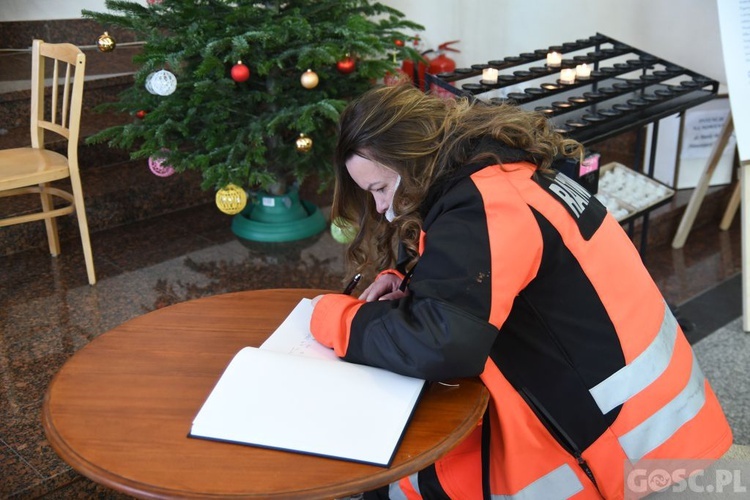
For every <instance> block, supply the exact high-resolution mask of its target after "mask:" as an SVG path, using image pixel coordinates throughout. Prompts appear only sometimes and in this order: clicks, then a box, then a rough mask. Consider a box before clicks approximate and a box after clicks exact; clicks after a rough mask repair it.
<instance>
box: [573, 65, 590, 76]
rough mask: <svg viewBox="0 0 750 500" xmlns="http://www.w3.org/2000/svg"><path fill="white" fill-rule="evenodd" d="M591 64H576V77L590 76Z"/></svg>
mask: <svg viewBox="0 0 750 500" xmlns="http://www.w3.org/2000/svg"><path fill="white" fill-rule="evenodd" d="M590 77H591V66H589V65H588V64H586V63H583V64H579V65H578V66H576V78H590Z"/></svg>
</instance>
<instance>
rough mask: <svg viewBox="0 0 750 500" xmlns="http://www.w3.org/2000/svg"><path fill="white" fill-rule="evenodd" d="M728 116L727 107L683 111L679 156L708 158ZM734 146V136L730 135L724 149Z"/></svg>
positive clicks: (684, 157) (683, 157) (732, 148)
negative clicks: (683, 119)
mask: <svg viewBox="0 0 750 500" xmlns="http://www.w3.org/2000/svg"><path fill="white" fill-rule="evenodd" d="M728 116H729V110H728V109H714V110H695V111H693V112H691V113H685V122H684V124H683V131H682V150H681V151H680V157H681V158H682V159H683V160H687V159H695V158H708V157H709V156H710V155H711V151H712V149H713V147H714V144H715V143H716V141H717V140H718V139H719V135H720V134H721V128H722V127H723V126H724V122H725V121H726V120H727V117H728ZM734 146H735V137H734V135H732V137H731V138H730V139H729V142H728V143H727V147H726V149H727V150H728V151H730V152H731V151H734Z"/></svg>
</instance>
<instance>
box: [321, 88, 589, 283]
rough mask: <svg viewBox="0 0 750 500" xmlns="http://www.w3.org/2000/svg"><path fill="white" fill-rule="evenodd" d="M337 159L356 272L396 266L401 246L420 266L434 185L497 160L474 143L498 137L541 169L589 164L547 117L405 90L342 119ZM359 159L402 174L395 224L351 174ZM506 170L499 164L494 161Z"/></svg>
mask: <svg viewBox="0 0 750 500" xmlns="http://www.w3.org/2000/svg"><path fill="white" fill-rule="evenodd" d="M339 127H340V128H339V139H338V144H337V146H336V152H335V157H334V169H335V175H336V185H335V188H334V197H333V206H332V212H331V217H332V219H334V220H335V219H336V218H340V219H343V220H345V221H347V222H349V223H350V224H352V225H354V226H356V227H358V229H359V231H358V232H357V235H356V236H355V238H354V240H353V241H352V242H351V243H350V245H349V248H348V251H347V258H348V261H349V265H350V267H351V268H352V270H353V271H356V272H365V273H366V272H369V273H375V272H378V271H379V270H382V269H386V268H388V267H392V266H393V265H394V263H395V261H396V243H397V241H399V240H400V241H401V242H402V243H403V245H404V246H405V248H406V250H407V252H408V253H409V256H410V259H411V261H412V265H413V263H414V262H416V260H417V259H418V258H419V256H418V254H417V249H418V244H419V237H420V232H421V229H422V219H421V216H420V213H419V207H420V204H421V203H422V201H423V200H424V199H425V197H426V195H427V192H428V190H429V189H430V187H431V186H432V185H433V184H434V183H435V182H436V181H437V180H438V179H440V178H442V177H444V176H447V175H449V174H450V173H451V172H452V171H454V170H456V169H458V168H460V167H461V166H462V165H465V164H466V163H473V162H476V161H481V160H485V159H487V157H493V156H494V155H492V154H491V153H486V152H485V153H478V154H477V153H475V152H474V151H472V143H475V142H476V140H477V139H480V138H482V137H493V138H495V139H496V140H498V141H500V142H502V143H503V144H505V145H506V146H509V147H512V148H517V149H521V150H524V151H526V152H527V153H529V154H530V155H531V157H533V158H534V160H535V163H536V165H537V166H538V167H539V168H541V169H548V168H549V167H550V166H551V164H552V162H553V160H554V159H555V158H556V157H558V156H569V157H576V156H577V157H578V158H581V157H582V155H583V147H582V146H581V145H580V144H579V143H578V142H576V141H574V140H571V139H565V138H563V137H562V136H561V135H560V134H558V133H556V132H554V131H553V129H552V127H551V125H550V124H549V122H548V120H547V119H546V118H545V117H544V116H543V115H542V114H541V113H535V112H529V111H524V110H522V109H520V108H518V107H516V106H514V105H510V104H501V105H492V106H490V105H486V104H484V103H481V102H477V101H473V102H472V101H470V100H469V99H468V98H459V99H444V98H441V97H436V96H433V95H430V94H425V93H424V92H422V91H420V90H418V89H416V88H415V87H413V86H411V85H408V84H403V85H395V86H379V87H375V88H373V89H371V90H369V91H368V92H366V93H365V94H363V95H361V96H360V97H358V98H357V99H356V100H354V101H352V102H351V103H350V104H349V105H348V106H347V108H346V109H345V110H344V112H343V113H342V115H341V119H340V124H339ZM353 155H360V156H363V157H365V158H367V159H369V160H371V161H373V162H376V163H379V164H381V165H383V166H385V167H387V168H390V169H392V170H394V171H395V172H397V173H398V174H399V175H400V176H401V184H400V186H399V187H398V189H397V191H396V193H395V195H394V201H393V203H394V205H393V206H394V209H395V212H396V214H397V217H396V219H395V220H394V221H393V223H388V222H387V221H385V220H384V217H383V216H382V215H381V214H379V213H378V212H377V210H376V208H375V203H374V200H373V198H372V196H370V194H369V193H367V192H365V191H363V190H362V189H360V188H359V186H357V185H356V184H355V183H354V181H353V180H352V178H351V177H350V176H349V173H348V171H347V170H346V162H347V160H349V159H350V158H351V157H352V156H353ZM493 159H494V160H495V161H496V162H497V163H498V164H500V163H501V161H500V159H499V158H493Z"/></svg>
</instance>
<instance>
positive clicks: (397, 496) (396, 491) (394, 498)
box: [388, 472, 422, 500]
mask: <svg viewBox="0 0 750 500" xmlns="http://www.w3.org/2000/svg"><path fill="white" fill-rule="evenodd" d="M417 474H419V473H418V472H416V473H414V474H412V475H411V476H409V478H408V479H409V484H411V487H412V488H414V491H416V492H417V493H419V494H420V495H421V494H422V493H421V492H420V491H419V481H418V480H417ZM398 483H399V481H396V482H395V483H391V484H389V485H388V498H390V499H391V500H407V498H406V493H404V491H403V490H402V489H401V487H400V486H399V485H398Z"/></svg>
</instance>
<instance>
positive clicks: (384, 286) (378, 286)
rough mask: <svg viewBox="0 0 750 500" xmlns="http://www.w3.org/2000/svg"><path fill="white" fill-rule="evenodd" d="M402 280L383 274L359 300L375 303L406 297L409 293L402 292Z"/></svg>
mask: <svg viewBox="0 0 750 500" xmlns="http://www.w3.org/2000/svg"><path fill="white" fill-rule="evenodd" d="M400 285H401V278H400V277H399V276H398V275H396V274H390V273H387V274H381V275H380V276H379V277H378V278H377V279H376V280H375V281H373V282H372V284H371V285H370V286H368V287H367V288H365V291H364V292H362V294H361V295H360V296H359V300H364V301H366V302H374V301H376V300H393V299H400V298H402V297H406V296H407V295H408V292H407V291H401V290H399V289H398V287H399V286H400Z"/></svg>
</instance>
